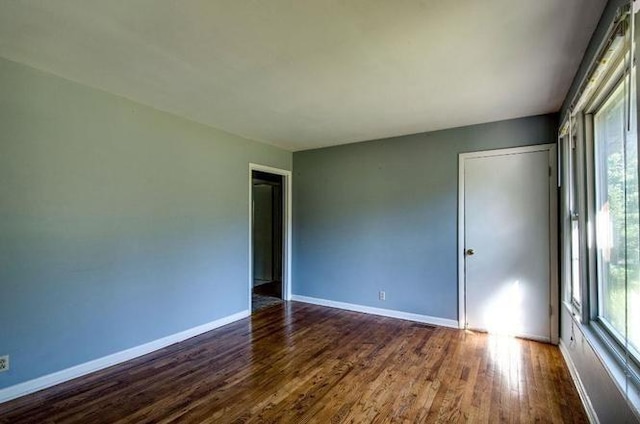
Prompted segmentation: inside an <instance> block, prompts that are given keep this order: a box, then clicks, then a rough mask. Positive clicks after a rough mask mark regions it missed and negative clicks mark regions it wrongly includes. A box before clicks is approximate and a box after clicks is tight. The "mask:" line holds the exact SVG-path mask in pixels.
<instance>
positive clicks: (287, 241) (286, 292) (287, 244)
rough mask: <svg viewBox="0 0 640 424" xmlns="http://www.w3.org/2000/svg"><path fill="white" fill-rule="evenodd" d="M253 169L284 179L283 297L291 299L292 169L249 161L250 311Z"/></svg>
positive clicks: (250, 292)
mask: <svg viewBox="0 0 640 424" xmlns="http://www.w3.org/2000/svg"><path fill="white" fill-rule="evenodd" d="M253 171H262V172H268V173H269V174H276V175H281V176H282V179H283V184H282V186H283V196H282V197H283V200H284V207H283V208H282V211H283V224H284V225H283V226H282V230H283V234H282V241H283V246H282V262H283V264H282V299H283V300H291V228H292V225H291V222H292V221H291V199H292V190H291V188H292V185H291V171H287V170H286V169H280V168H273V167H271V166H265V165H259V164H256V163H249V311H251V294H252V292H253Z"/></svg>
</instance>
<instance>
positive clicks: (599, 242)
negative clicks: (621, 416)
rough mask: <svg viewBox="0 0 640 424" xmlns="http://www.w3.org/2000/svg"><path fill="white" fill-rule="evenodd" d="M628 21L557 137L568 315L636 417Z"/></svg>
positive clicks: (635, 222) (635, 201)
mask: <svg viewBox="0 0 640 424" xmlns="http://www.w3.org/2000/svg"><path fill="white" fill-rule="evenodd" d="M630 12H631V10H630V9H629V8H628V6H625V8H623V9H621V10H620V16H619V19H618V20H617V21H616V23H615V25H614V26H613V27H612V30H611V32H610V34H609V38H608V39H607V41H606V42H605V43H604V46H603V49H602V50H601V52H600V53H599V56H598V57H597V59H596V60H595V61H594V63H593V64H592V70H591V72H590V74H589V76H588V78H586V79H585V83H584V84H583V86H582V87H581V88H580V94H579V95H578V96H576V98H574V99H572V101H571V110H570V111H569V116H568V118H567V119H566V121H565V122H564V124H563V125H562V127H561V131H560V136H561V138H560V140H561V142H562V143H563V147H562V152H563V158H562V166H563V171H562V172H563V181H564V182H565V183H564V184H563V187H562V197H561V199H563V210H562V213H563V215H562V216H563V220H562V249H563V251H562V256H561V257H562V268H563V270H564V272H563V274H562V276H563V281H562V285H563V288H564V293H565V300H566V302H565V306H566V307H567V308H568V310H569V311H570V313H571V314H572V316H573V319H574V320H575V321H576V322H577V325H579V326H580V327H581V328H582V329H583V330H584V331H583V334H584V335H585V337H586V338H588V339H591V341H592V343H591V345H592V347H593V348H594V349H595V350H596V351H597V353H598V355H599V356H600V357H601V358H603V364H604V366H605V367H607V368H609V370H610V375H611V376H612V378H613V379H614V380H615V381H616V383H617V385H618V387H619V388H620V389H621V390H622V391H623V393H625V394H626V396H627V399H628V400H629V401H631V402H634V405H635V407H636V408H638V407H640V202H639V189H640V187H639V185H640V184H639V180H640V178H639V169H638V165H639V163H638V131H637V130H638V129H637V122H636V121H637V114H636V113H637V112H636V97H637V95H638V93H637V90H636V86H635V82H636V72H635V68H634V66H631V67H630V66H629V65H630V64H631V63H632V58H631V57H630V56H631V52H632V51H634V50H635V51H636V54H640V49H635V48H633V49H632V39H631V34H632V33H633V32H634V31H633V30H632V29H631V24H630V19H629V16H630V15H631V13H630ZM635 34H640V33H639V32H638V31H635ZM636 37H637V36H636ZM638 38H640V37H638Z"/></svg>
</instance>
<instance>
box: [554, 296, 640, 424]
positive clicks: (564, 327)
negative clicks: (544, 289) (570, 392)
mask: <svg viewBox="0 0 640 424" xmlns="http://www.w3.org/2000/svg"><path fill="white" fill-rule="evenodd" d="M560 319H561V328H560V334H561V338H562V342H563V343H564V345H565V347H566V350H567V352H568V353H569V355H570V356H571V360H572V362H573V364H574V366H575V368H576V370H577V371H578V373H579V374H580V380H581V381H582V384H583V385H584V387H585V390H586V391H587V393H588V396H589V400H590V402H591V404H592V405H593V409H594V411H595V412H596V414H597V416H598V419H599V420H600V422H601V423H635V422H637V421H638V420H639V419H640V417H636V416H634V413H633V411H632V410H631V408H630V407H629V404H627V401H626V399H625V397H624V395H623V394H622V393H621V392H620V389H619V388H618V387H617V386H616V385H615V383H614V382H613V380H612V379H611V377H610V376H609V373H608V371H607V370H606V369H605V368H604V366H603V365H602V362H601V361H600V358H599V357H598V355H597V354H596V353H595V351H594V349H593V347H592V346H591V345H590V344H589V342H588V341H587V340H586V338H585V335H584V334H583V329H582V328H581V326H580V324H578V323H577V322H575V321H574V320H573V318H572V317H571V314H570V313H569V311H568V310H567V308H566V307H565V306H564V305H563V306H562V315H561V317H560ZM572 337H573V340H572Z"/></svg>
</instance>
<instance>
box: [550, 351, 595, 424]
mask: <svg viewBox="0 0 640 424" xmlns="http://www.w3.org/2000/svg"><path fill="white" fill-rule="evenodd" d="M558 346H559V347H560V352H561V353H562V356H563V358H564V361H565V362H566V363H567V368H569V374H571V379H572V380H573V383H574V384H575V385H576V388H577V389H578V395H579V396H580V400H582V405H583V406H584V409H585V411H586V412H587V417H588V418H589V422H590V423H592V424H599V423H600V420H598V415H597V414H596V411H595V409H593V405H592V404H591V399H589V395H588V394H587V391H586V389H585V388H584V385H583V384H582V380H581V379H580V374H578V370H577V369H576V365H575V364H574V363H573V359H571V355H570V354H569V351H568V350H567V346H566V345H565V344H564V342H563V341H562V339H560V343H559V345H558Z"/></svg>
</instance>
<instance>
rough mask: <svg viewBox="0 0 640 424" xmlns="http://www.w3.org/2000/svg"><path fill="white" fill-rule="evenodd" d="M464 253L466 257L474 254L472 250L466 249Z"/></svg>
mask: <svg viewBox="0 0 640 424" xmlns="http://www.w3.org/2000/svg"><path fill="white" fill-rule="evenodd" d="M465 253H466V254H467V256H473V254H474V253H476V252H475V251H474V250H473V249H467V251H466V252H465Z"/></svg>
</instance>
